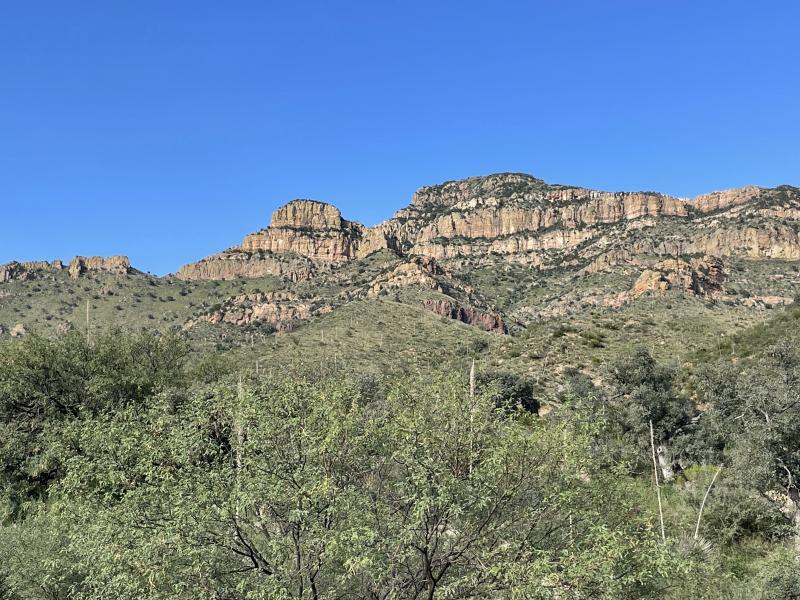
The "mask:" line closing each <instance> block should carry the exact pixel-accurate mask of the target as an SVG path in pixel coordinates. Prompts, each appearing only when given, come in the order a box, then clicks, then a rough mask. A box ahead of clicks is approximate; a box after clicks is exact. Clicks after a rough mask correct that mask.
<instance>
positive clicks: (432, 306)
mask: <svg viewBox="0 0 800 600" xmlns="http://www.w3.org/2000/svg"><path fill="white" fill-rule="evenodd" d="M424 306H425V308H427V309H428V310H430V311H433V312H435V313H436V314H437V315H441V316H443V317H447V318H448V319H455V320H456V321H461V322H462V323H466V324H467V325H474V326H476V327H479V328H481V329H483V330H484V331H490V332H492V333H499V334H505V333H507V332H508V328H507V327H506V324H505V322H504V321H503V317H502V316H501V315H499V314H497V313H491V312H483V311H481V310H479V309H477V308H474V307H472V306H459V305H458V304H456V303H455V302H452V301H450V300H433V299H431V300H426V301H425V303H424Z"/></svg>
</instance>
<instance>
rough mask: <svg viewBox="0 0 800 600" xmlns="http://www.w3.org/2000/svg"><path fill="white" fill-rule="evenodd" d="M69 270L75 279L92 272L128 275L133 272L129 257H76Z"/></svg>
mask: <svg viewBox="0 0 800 600" xmlns="http://www.w3.org/2000/svg"><path fill="white" fill-rule="evenodd" d="M67 270H68V271H69V275H70V277H72V278H73V279H77V278H78V277H80V276H81V275H84V274H85V273H90V272H95V273H113V274H114V275H126V274H128V273H130V272H131V263H130V261H129V260H128V257H127V256H109V257H102V256H88V257H87V256H76V257H75V258H73V259H72V260H71V261H70V263H69V267H68V268H67Z"/></svg>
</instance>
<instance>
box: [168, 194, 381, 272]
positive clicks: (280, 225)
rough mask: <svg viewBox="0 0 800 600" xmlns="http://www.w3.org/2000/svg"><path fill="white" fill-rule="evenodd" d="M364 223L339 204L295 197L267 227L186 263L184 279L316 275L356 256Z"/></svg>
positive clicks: (182, 269) (278, 212) (275, 213)
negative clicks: (345, 216)
mask: <svg viewBox="0 0 800 600" xmlns="http://www.w3.org/2000/svg"><path fill="white" fill-rule="evenodd" d="M364 232H365V228H364V226H363V225H361V224H359V223H354V222H351V221H347V220H345V219H343V218H342V215H341V213H340V212H339V209H338V208H336V207H334V206H331V205H330V204H325V203H324V202H316V201H314V200H293V201H291V202H289V203H288V204H286V205H285V206H282V207H281V208H279V209H278V210H276V211H275V212H274V213H273V214H272V220H271V222H270V225H269V227H267V228H265V229H262V230H261V231H257V232H255V233H251V234H250V235H248V236H246V237H245V238H244V241H243V242H242V244H241V245H240V246H236V247H234V248H231V249H230V250H227V251H225V252H222V253H220V254H215V255H213V256H209V257H207V258H205V259H203V260H201V261H199V262H196V263H191V264H188V265H185V266H184V267H182V268H181V269H180V270H179V271H178V273H177V277H178V278H180V279H187V280H191V279H234V278H239V277H264V276H266V275H273V276H276V277H281V278H284V279H288V280H290V281H302V280H304V279H308V278H310V277H312V276H313V275H314V274H315V272H316V271H317V267H323V268H325V267H329V266H331V265H334V264H337V263H341V262H346V261H348V260H352V259H353V258H355V257H356V255H357V253H358V247H359V243H360V241H361V238H362V236H363V235H364Z"/></svg>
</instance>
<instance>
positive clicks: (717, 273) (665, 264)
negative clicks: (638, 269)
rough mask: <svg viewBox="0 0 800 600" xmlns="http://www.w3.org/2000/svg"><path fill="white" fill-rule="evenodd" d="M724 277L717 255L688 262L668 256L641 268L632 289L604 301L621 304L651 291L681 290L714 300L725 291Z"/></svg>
mask: <svg viewBox="0 0 800 600" xmlns="http://www.w3.org/2000/svg"><path fill="white" fill-rule="evenodd" d="M725 278H726V272H725V264H724V263H723V262H722V261H721V260H719V259H718V258H715V257H711V256H705V257H703V258H699V259H692V260H688V261H687V260H683V259H680V258H676V259H668V260H664V261H661V262H659V263H657V264H656V265H654V266H653V267H652V268H648V269H645V270H644V271H642V273H641V274H640V275H639V277H638V278H637V279H636V281H635V282H634V284H633V287H632V288H631V289H630V290H628V291H625V292H622V293H620V294H616V295H613V296H610V297H607V298H606V299H605V301H604V304H605V305H606V306H612V307H619V306H622V305H623V304H625V303H627V302H631V301H633V300H636V299H637V298H639V297H640V296H642V295H644V294H646V293H648V292H666V291H667V290H679V291H683V292H687V293H690V294H693V295H695V296H698V297H700V298H702V299H705V300H715V299H716V298H719V297H720V296H721V295H722V294H723V292H724V289H723V283H724V281H725Z"/></svg>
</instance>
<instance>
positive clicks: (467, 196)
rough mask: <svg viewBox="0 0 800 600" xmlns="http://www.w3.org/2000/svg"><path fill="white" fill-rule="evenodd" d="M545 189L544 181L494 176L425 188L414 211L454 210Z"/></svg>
mask: <svg viewBox="0 0 800 600" xmlns="http://www.w3.org/2000/svg"><path fill="white" fill-rule="evenodd" d="M546 187H547V184H545V182H544V181H543V180H541V179H537V178H536V177H533V176H531V175H526V174H525V173H495V174H492V175H485V176H481V177H470V178H468V179H462V180H460V181H447V182H445V183H442V184H439V185H429V186H424V187H422V188H420V189H419V190H417V191H416V192H415V193H414V196H413V197H412V198H411V207H414V208H423V207H426V206H453V205H456V204H459V203H462V202H465V201H466V202H470V201H474V202H475V203H477V202H479V201H480V200H487V199H491V198H509V197H513V196H517V195H518V196H523V195H524V194H526V193H532V192H540V191H541V190H542V189H544V188H546Z"/></svg>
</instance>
